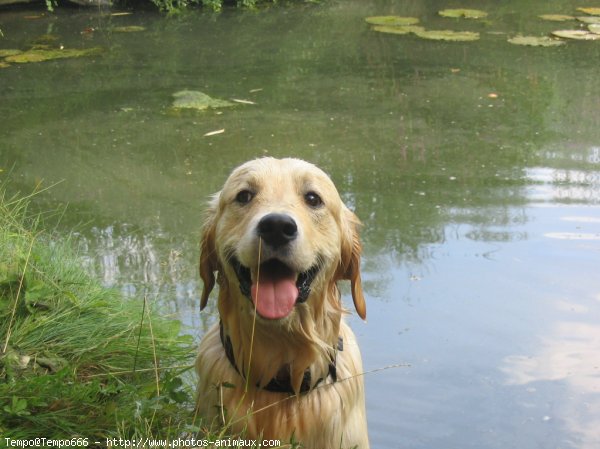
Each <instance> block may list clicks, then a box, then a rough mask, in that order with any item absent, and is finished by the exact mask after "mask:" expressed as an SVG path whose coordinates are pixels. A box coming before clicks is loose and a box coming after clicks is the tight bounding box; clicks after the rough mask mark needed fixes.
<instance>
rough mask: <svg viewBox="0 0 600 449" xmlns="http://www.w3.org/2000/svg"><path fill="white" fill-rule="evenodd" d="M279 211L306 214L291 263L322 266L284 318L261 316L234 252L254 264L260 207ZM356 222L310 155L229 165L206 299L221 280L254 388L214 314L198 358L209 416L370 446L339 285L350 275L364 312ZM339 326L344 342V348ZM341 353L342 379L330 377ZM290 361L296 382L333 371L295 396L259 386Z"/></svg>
mask: <svg viewBox="0 0 600 449" xmlns="http://www.w3.org/2000/svg"><path fill="white" fill-rule="evenodd" d="M243 189H253V191H255V192H256V196H255V198H254V199H253V201H252V203H251V204H249V205H248V207H245V208H241V207H240V206H239V205H238V204H236V202H235V195H236V194H237V193H238V192H239V191H240V190H243ZM307 189H312V190H314V191H316V192H318V193H319V195H320V196H321V198H322V199H323V203H324V207H323V208H321V209H319V210H315V209H313V208H310V207H307V205H306V204H305V202H304V199H303V193H305V191H306V190H307ZM273 211H275V212H279V213H289V214H290V215H292V216H293V217H294V218H295V220H296V221H297V222H298V226H299V229H300V230H301V235H300V237H299V239H298V242H297V244H295V245H294V247H293V251H291V253H292V254H291V256H290V257H292V258H293V259H294V262H293V263H295V264H297V265H298V267H299V268H302V269H306V268H307V267H308V264H310V263H315V262H316V263H318V264H319V267H320V271H319V274H318V275H317V277H316V278H315V280H314V281H313V284H312V286H311V293H310V296H309V298H308V300H307V301H306V302H305V303H303V304H296V306H295V307H294V309H293V311H292V312H291V313H290V315H289V316H287V317H285V318H283V319H280V320H266V319H262V318H260V317H257V318H256V321H255V323H254V320H255V318H254V305H253V304H252V302H251V301H249V300H248V298H246V297H244V296H243V295H242V294H241V292H240V289H239V285H238V280H237V277H236V275H235V273H234V271H233V269H232V267H231V266H230V264H229V261H228V258H230V257H232V255H235V256H236V257H239V258H241V259H243V260H242V262H244V263H245V264H246V265H248V266H249V265H250V264H251V263H253V261H257V260H258V255H259V254H258V244H257V238H256V237H255V234H256V232H255V230H254V227H255V226H256V223H257V220H259V219H260V217H262V216H264V215H265V214H266V213H270V212H273ZM358 225H359V222H358V219H357V218H356V217H355V215H354V214H353V213H352V212H351V211H350V210H349V209H347V208H346V206H345V205H344V204H343V203H342V201H341V199H340V197H339V194H338V192H337V190H336V189H335V186H334V185H333V183H332V182H331V180H330V179H329V178H328V177H327V176H326V175H325V174H324V173H323V172H322V171H321V170H319V169H318V168H316V167H315V166H314V165H312V164H309V163H306V162H304V161H300V160H297V159H281V160H278V159H273V158H263V159H257V160H254V161H250V162H248V163H246V164H244V165H242V166H241V167H238V168H237V169H236V170H234V172H233V173H232V174H231V175H230V177H229V178H228V180H227V181H226V182H225V185H224V187H223V189H222V190H221V192H219V193H217V194H216V195H215V196H214V198H213V200H212V202H211V204H210V207H209V211H208V214H207V220H206V223H205V226H204V230H203V236H202V241H201V256H200V275H201V277H202V280H203V282H204V290H203V292H202V298H201V308H204V307H205V306H206V304H207V302H208V299H209V295H210V292H211V290H212V289H213V288H214V286H215V283H218V285H219V293H218V309H219V315H220V319H221V322H222V325H223V330H224V334H225V335H226V336H228V337H229V338H230V340H231V342H232V348H233V352H234V356H235V360H236V362H237V365H238V367H243V368H241V369H243V371H244V372H245V373H246V374H247V376H248V382H247V384H248V390H247V392H246V393H244V390H245V386H246V380H245V379H244V378H242V377H241V376H240V374H239V373H238V372H237V371H236V369H235V368H234V367H233V366H232V364H231V363H230V361H229V360H228V359H227V357H226V356H225V351H224V348H223V345H222V343H221V339H220V337H219V325H218V324H216V325H215V326H213V327H212V328H211V329H210V330H209V331H208V333H207V334H206V335H205V336H204V338H203V340H202V342H201V344H200V351H199V355H198V358H197V361H196V371H197V373H198V376H199V382H198V392H197V394H198V397H197V408H198V412H199V414H200V416H202V418H203V419H204V422H205V423H208V424H209V425H213V426H217V427H222V426H223V425H224V424H228V425H231V430H232V431H233V432H235V433H243V434H244V435H245V436H246V437H247V438H263V439H279V440H281V441H282V442H285V441H289V440H290V438H292V437H293V438H295V439H296V440H297V441H300V442H301V443H302V444H303V447H306V448H309V449H311V448H312V449H337V448H353V447H356V446H358V447H359V448H361V449H368V447H369V443H368V436H367V424H366V415H365V403H364V390H363V380H362V376H361V373H362V363H361V357H360V352H359V348H358V345H357V343H356V339H355V337H354V334H353V333H352V331H351V330H350V328H349V327H348V326H347V325H346V324H345V323H344V321H343V314H344V310H343V308H342V304H341V301H340V294H339V290H338V287H337V281H339V280H344V279H345V280H349V281H350V284H351V289H352V297H353V301H354V305H355V308H356V310H357V313H358V314H359V316H361V317H362V318H363V319H364V318H365V314H366V308H365V301H364V297H363V293H362V287H361V280H360V252H361V246H360V241H359V238H358V233H357V227H358ZM253 325H254V335H252V334H253ZM340 336H341V337H342V338H343V351H336V348H337V341H338V337H340ZM251 342H253V347H251V346H250V343H251ZM336 353H337V354H336ZM334 357H335V359H336V371H337V379H338V380H337V382H334V381H333V380H332V379H331V377H327V374H328V370H329V362H330V360H331V359H332V358H334ZM286 364H289V365H290V380H291V385H292V386H293V388H294V390H295V391H296V392H298V391H299V390H300V385H301V383H302V377H303V375H304V372H305V370H307V369H309V370H310V372H311V379H312V380H313V384H314V383H315V382H316V380H317V379H319V378H326V380H325V381H324V382H322V383H320V384H319V385H318V387H317V388H314V389H312V390H310V391H309V392H307V393H304V394H297V395H295V396H290V395H289V394H286V393H274V392H269V391H265V390H263V389H261V388H260V387H262V386H264V385H266V384H267V383H268V382H269V380H270V379H271V378H273V377H274V376H275V375H276V374H277V372H278V371H279V370H280V369H281V367H282V366H284V365H286ZM223 385H225V387H224V386H223ZM230 385H234V388H231V387H230ZM223 419H224V420H225V422H223Z"/></svg>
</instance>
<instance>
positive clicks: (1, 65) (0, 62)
mask: <svg viewBox="0 0 600 449" xmlns="http://www.w3.org/2000/svg"><path fill="white" fill-rule="evenodd" d="M7 67H10V64H7V63H6V62H2V61H0V69H5V68H7ZM2 171H3V170H2V169H0V173H2Z"/></svg>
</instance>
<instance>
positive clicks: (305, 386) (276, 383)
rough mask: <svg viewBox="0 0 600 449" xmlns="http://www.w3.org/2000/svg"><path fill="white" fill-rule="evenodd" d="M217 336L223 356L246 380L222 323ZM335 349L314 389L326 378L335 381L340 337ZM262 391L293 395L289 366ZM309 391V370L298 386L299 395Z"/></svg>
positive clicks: (341, 346)
mask: <svg viewBox="0 0 600 449" xmlns="http://www.w3.org/2000/svg"><path fill="white" fill-rule="evenodd" d="M219 335H220V337H221V343H222V344H223V349H225V355H226V356H227V359H228V360H229V362H230V363H231V365H232V366H233V367H234V368H235V370H236V371H237V372H238V374H239V375H240V376H242V377H243V378H244V379H245V378H246V375H245V373H242V372H240V370H239V368H238V366H237V364H236V363H235V357H234V355H233V345H232V344H231V339H230V338H229V336H228V335H227V336H226V335H225V332H224V331H223V322H219ZM336 349H337V350H336V351H335V355H334V356H333V358H332V359H331V361H330V362H329V372H328V374H327V376H325V377H321V378H319V380H317V382H316V383H315V387H316V386H317V385H319V384H320V383H321V382H322V381H323V380H325V379H326V378H327V377H331V379H332V380H333V382H336V381H337V372H336V368H335V364H336V358H337V351H343V350H344V340H343V338H342V337H338V344H337V348H336ZM257 387H258V385H257ZM263 389H264V390H267V391H271V392H274V393H289V394H295V391H294V389H293V388H292V382H291V379H290V366H289V365H284V366H283V367H282V368H281V369H280V370H279V372H278V373H277V375H276V376H275V377H273V378H272V379H271V380H270V381H269V383H268V384H266V385H265V386H264V387H263ZM310 390H311V375H310V369H307V370H306V371H304V376H303V377H302V384H301V385H300V393H306V392H308V391H310Z"/></svg>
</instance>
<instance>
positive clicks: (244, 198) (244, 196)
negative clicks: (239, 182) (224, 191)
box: [235, 190, 254, 205]
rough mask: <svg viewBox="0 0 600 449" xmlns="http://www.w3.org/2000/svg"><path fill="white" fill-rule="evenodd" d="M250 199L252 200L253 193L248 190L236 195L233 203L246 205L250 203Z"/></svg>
mask: <svg viewBox="0 0 600 449" xmlns="http://www.w3.org/2000/svg"><path fill="white" fill-rule="evenodd" d="M252 198H254V193H253V192H251V191H250V190H242V191H240V192H239V193H238V194H237V195H236V197H235V201H236V202H238V203H239V204H242V205H243V204H248V203H249V202H250V201H252Z"/></svg>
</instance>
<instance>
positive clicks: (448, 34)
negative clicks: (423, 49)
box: [414, 30, 479, 42]
mask: <svg viewBox="0 0 600 449" xmlns="http://www.w3.org/2000/svg"><path fill="white" fill-rule="evenodd" d="M414 33H415V34H416V35H417V36H418V37H420V38H422V39H431V40H435V41H456V42H467V41H476V40H478V39H479V33H474V32H471V31H452V30H423V31H414Z"/></svg>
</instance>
